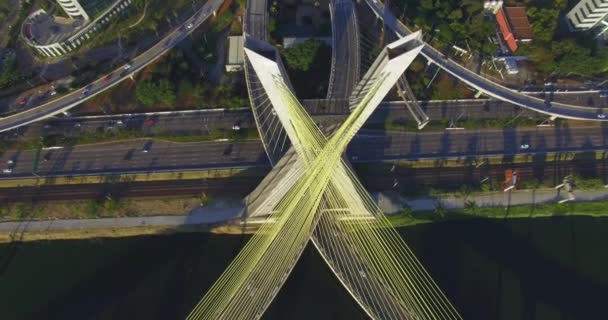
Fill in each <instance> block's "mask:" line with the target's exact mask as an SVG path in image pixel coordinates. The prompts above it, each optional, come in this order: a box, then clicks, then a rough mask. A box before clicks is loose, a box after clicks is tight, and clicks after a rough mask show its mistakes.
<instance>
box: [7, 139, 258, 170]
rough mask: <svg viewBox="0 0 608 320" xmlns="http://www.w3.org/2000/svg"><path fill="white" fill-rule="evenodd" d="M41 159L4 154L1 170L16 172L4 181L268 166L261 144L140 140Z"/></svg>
mask: <svg viewBox="0 0 608 320" xmlns="http://www.w3.org/2000/svg"><path fill="white" fill-rule="evenodd" d="M36 155H37V152H36V151H34V150H29V151H17V152H5V153H4V154H3V155H2V157H0V169H2V170H4V169H7V168H11V169H12V173H4V174H2V177H22V176H32V175H33V174H37V175H39V176H47V175H68V174H96V173H98V174H112V173H123V172H151V171H165V170H167V171H175V170H196V169H205V168H233V167H251V166H267V160H266V156H265V155H264V148H263V147H262V144H261V143H260V142H259V141H258V140H245V141H239V142H238V143H231V142H229V141H217V142H197V143H169V142H164V141H154V140H148V139H138V140H130V141H126V142H115V143H104V144H96V145H83V146H76V147H65V148H58V149H57V148H50V149H43V150H42V151H41V152H40V153H39V155H38V160H36ZM10 161H12V164H11V163H9V162H10ZM36 165H37V167H36ZM34 170H35V172H34Z"/></svg>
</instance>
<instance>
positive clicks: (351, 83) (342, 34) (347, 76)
mask: <svg viewBox="0 0 608 320" xmlns="http://www.w3.org/2000/svg"><path fill="white" fill-rule="evenodd" d="M329 8H330V12H331V28H332V56H331V73H330V76H329V87H328V89H327V98H328V99H348V98H349V97H350V94H351V92H352V91H353V89H354V88H355V85H356V84H357V81H359V64H360V61H359V26H358V25H357V15H356V12H355V4H354V3H353V1H352V0H332V1H331V3H330V6H329Z"/></svg>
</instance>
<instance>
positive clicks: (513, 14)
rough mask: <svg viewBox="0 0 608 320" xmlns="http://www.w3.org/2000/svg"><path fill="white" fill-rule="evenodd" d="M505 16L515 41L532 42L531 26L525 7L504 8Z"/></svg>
mask: <svg viewBox="0 0 608 320" xmlns="http://www.w3.org/2000/svg"><path fill="white" fill-rule="evenodd" d="M505 14H506V16H507V20H508V21H509V23H510V25H511V28H512V30H513V34H514V35H515V38H516V39H517V40H532V36H533V33H532V26H531V25H530V21H528V15H527V14H526V8H525V7H506V8H505Z"/></svg>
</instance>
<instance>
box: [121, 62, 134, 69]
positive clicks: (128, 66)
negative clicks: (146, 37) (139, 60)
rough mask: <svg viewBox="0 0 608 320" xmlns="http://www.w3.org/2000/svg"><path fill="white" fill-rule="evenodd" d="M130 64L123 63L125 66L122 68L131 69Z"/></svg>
mask: <svg viewBox="0 0 608 320" xmlns="http://www.w3.org/2000/svg"><path fill="white" fill-rule="evenodd" d="M131 67H132V65H131V64H130V63H127V64H125V66H124V67H123V69H125V70H129V69H131Z"/></svg>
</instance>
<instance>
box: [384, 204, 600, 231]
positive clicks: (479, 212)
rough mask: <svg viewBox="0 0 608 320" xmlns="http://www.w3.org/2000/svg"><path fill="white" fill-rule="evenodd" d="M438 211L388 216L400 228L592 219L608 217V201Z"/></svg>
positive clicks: (406, 211) (407, 212) (408, 212)
mask: <svg viewBox="0 0 608 320" xmlns="http://www.w3.org/2000/svg"><path fill="white" fill-rule="evenodd" d="M440 211H441V210H435V211H410V210H407V209H406V210H403V212H404V213H400V214H396V215H390V216H387V218H388V220H389V221H390V223H391V224H392V225H393V226H394V227H396V228H399V227H405V226H411V225H416V224H422V223H432V222H441V221H453V220H464V219H477V218H484V219H506V218H509V219H514V218H546V217H555V216H590V217H608V201H590V202H567V203H564V204H558V203H549V204H536V205H517V206H511V207H509V208H504V207H483V208H479V207H477V208H472V209H457V210H451V209H450V210H445V211H444V212H440Z"/></svg>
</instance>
